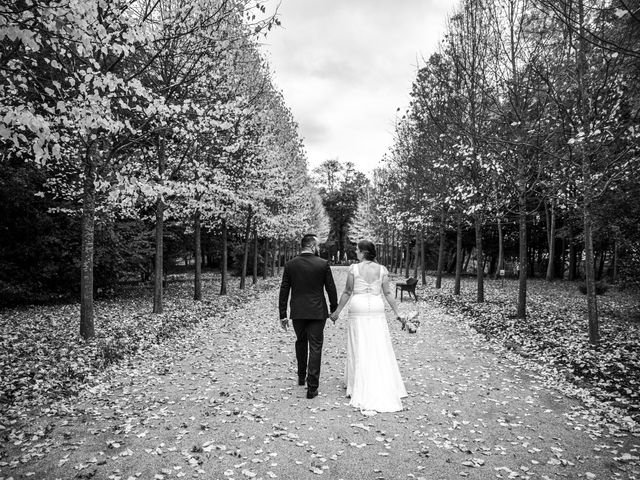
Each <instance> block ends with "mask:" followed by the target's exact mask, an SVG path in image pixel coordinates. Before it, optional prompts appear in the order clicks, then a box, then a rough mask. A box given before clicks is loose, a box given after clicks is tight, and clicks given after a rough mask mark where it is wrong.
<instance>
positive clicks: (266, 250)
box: [262, 237, 269, 280]
mask: <svg viewBox="0 0 640 480" xmlns="http://www.w3.org/2000/svg"><path fill="white" fill-rule="evenodd" d="M263 263H264V269H263V270H262V279H263V280H266V279H267V276H268V275H269V273H268V271H269V237H266V238H265V239H264V262H263Z"/></svg>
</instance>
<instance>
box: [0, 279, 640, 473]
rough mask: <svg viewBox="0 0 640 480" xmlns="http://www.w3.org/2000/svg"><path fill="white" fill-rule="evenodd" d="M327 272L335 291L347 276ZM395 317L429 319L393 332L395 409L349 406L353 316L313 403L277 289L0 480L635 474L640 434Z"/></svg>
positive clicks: (22, 458)
mask: <svg viewBox="0 0 640 480" xmlns="http://www.w3.org/2000/svg"><path fill="white" fill-rule="evenodd" d="M334 274H335V278H336V284H337V285H338V290H339V293H340V291H341V290H342V288H343V286H344V283H345V279H346V267H335V268H334ZM401 308H402V309H403V311H407V312H408V311H409V310H410V309H412V308H419V309H420V312H421V319H422V326H421V327H420V330H419V332H418V333H417V334H415V335H409V334H407V333H406V332H402V331H400V330H399V328H398V325H397V324H393V323H391V324H390V328H391V332H392V339H393V342H394V347H395V349H396V354H397V357H398V361H399V363H400V370H401V373H402V375H403V378H404V381H405V384H406V387H407V390H408V391H409V397H408V398H407V399H405V400H404V405H405V410H404V411H402V412H398V413H395V414H388V413H387V414H378V415H375V416H365V415H363V414H362V413H360V412H359V411H357V410H355V409H353V408H351V407H349V405H348V400H347V399H346V398H345V396H344V392H345V390H344V385H343V381H342V375H343V369H344V361H345V360H344V359H345V344H346V329H345V324H344V321H345V319H344V318H342V319H341V320H340V321H339V323H338V324H337V325H336V326H332V325H331V324H330V322H329V324H328V325H327V328H326V331H325V349H324V355H323V366H322V373H321V379H320V383H321V384H320V395H319V396H318V397H316V398H315V399H313V400H307V399H306V398H305V388H304V387H298V386H297V385H296V370H295V354H294V348H293V342H294V333H293V331H292V329H290V330H289V331H288V332H286V333H283V332H282V331H281V330H280V329H279V326H278V323H279V322H278V321H277V282H273V289H271V290H270V291H269V292H267V293H262V294H257V295H256V298H255V300H253V301H251V302H249V303H247V304H244V305H242V306H240V307H239V308H238V310H237V311H236V312H235V314H234V315H233V318H220V317H217V316H216V314H215V312H211V317H210V318H207V319H204V320H203V321H202V322H201V324H200V325H199V326H198V327H197V328H196V329H194V330H193V331H190V332H188V333H186V334H185V335H184V337H183V338H180V339H176V340H174V341H172V342H171V343H170V344H166V345H162V346H158V347H157V348H155V349H154V350H151V351H148V352H146V353H145V354H143V355H141V356H139V357H136V358H134V359H132V360H131V362H129V364H127V365H120V366H118V367H117V368H113V369H111V370H109V371H108V372H105V375H104V378H103V379H102V381H101V382H100V384H99V386H97V387H94V388H93V389H91V390H90V391H87V392H86V393H85V394H83V396H82V397H81V398H78V399H75V400H74V401H72V402H67V403H66V405H60V406H58V408H57V410H56V413H55V414H52V415H51V416H47V415H42V416H40V417H38V418H36V419H34V420H33V431H34V432H37V435H36V437H34V438H24V439H23V440H22V442H21V443H19V444H17V445H13V446H12V447H11V449H10V454H11V456H10V457H9V458H6V457H5V458H2V459H0V460H2V461H0V480H2V479H8V478H14V479H18V478H37V479H40V478H42V479H45V478H46V479H55V478H60V479H68V478H96V479H113V480H118V479H136V478H140V479H154V480H155V479H158V480H162V479H173V478H205V479H247V478H255V479H260V478H261V479H268V478H280V479H306V478H317V477H320V478H331V479H345V480H352V479H407V478H409V479H421V478H422V479H429V480H432V479H450V478H460V477H467V478H473V479H485V478H487V479H488V478H522V479H527V478H531V479H556V478H569V479H574V478H588V479H610V478H623V479H634V478H640V467H638V465H637V457H638V456H639V455H640V454H639V450H640V438H638V437H634V436H632V435H630V434H628V433H627V432H624V431H621V430H619V429H616V427H615V425H609V427H607V426H606V425H605V424H604V423H603V421H602V418H601V417H600V416H599V415H598V413H599V412H598V409H597V405H589V406H588V407H587V406H585V403H584V402H579V401H577V400H575V399H571V398H568V397H567V396H565V395H564V393H563V391H564V389H565V388H567V389H568V388H569V387H568V386H565V385H563V383H562V381H561V380H558V379H556V378H554V377H553V372H545V371H543V370H542V369H541V368H538V367H537V366H536V365H535V363H533V362H531V360H525V359H521V358H520V357H517V356H516V355H514V354H511V353H509V352H507V351H505V350H504V349H502V348H501V347H500V346H499V345H497V344H491V343H488V342H487V341H486V340H485V339H484V338H482V337H480V336H479V335H477V334H476V333H475V332H474V331H472V330H471V329H470V328H469V327H467V325H466V324H465V323H464V321H463V320H461V319H458V318H454V317H452V316H450V315H448V314H447V313H445V312H444V311H442V310H441V309H440V308H439V307H436V306H434V305H431V304H426V303H425V302H418V303H417V304H415V303H412V302H408V301H406V300H405V302H404V303H403V304H402V305H401ZM587 400H588V399H587ZM65 409H66V413H64V411H63V410H65Z"/></svg>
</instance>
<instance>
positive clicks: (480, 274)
mask: <svg viewBox="0 0 640 480" xmlns="http://www.w3.org/2000/svg"><path fill="white" fill-rule="evenodd" d="M475 217H476V218H475V221H476V222H475V223H476V279H477V283H478V292H477V296H476V300H477V302H478V303H482V302H484V255H483V251H482V214H481V213H476V215H475Z"/></svg>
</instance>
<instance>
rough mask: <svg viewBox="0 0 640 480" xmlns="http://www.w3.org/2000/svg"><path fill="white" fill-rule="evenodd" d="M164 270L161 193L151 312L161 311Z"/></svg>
mask: <svg viewBox="0 0 640 480" xmlns="http://www.w3.org/2000/svg"><path fill="white" fill-rule="evenodd" d="M164 154H165V152H164V137H163V136H162V135H160V136H159V137H158V177H159V178H160V183H161V184H162V183H163V181H162V178H163V176H164V170H165V158H164ZM163 270H164V201H163V200H162V194H158V199H157V200H156V264H155V275H154V284H153V313H162V280H163V273H164V272H163Z"/></svg>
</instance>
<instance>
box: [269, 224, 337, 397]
mask: <svg viewBox="0 0 640 480" xmlns="http://www.w3.org/2000/svg"><path fill="white" fill-rule="evenodd" d="M300 247H301V252H300V255H298V256H297V257H295V258H293V259H291V260H289V261H288V262H287V264H286V265H285V266H284V273H283V275H282V283H281V284H280V299H279V300H280V301H279V308H280V324H281V327H282V329H283V330H286V329H287V327H288V325H289V318H288V317H287V300H289V292H291V304H290V307H291V314H290V316H289V317H290V318H291V321H292V323H293V329H294V330H295V332H296V359H297V361H298V385H304V384H305V380H306V383H307V398H314V397H315V396H317V395H318V384H319V380H320V362H321V360H322V342H323V340H324V325H325V322H326V321H327V317H328V316H329V310H327V302H326V300H325V298H324V290H326V291H327V295H329V304H330V306H331V311H332V312H333V311H334V310H335V309H336V308H337V307H338V294H337V293H336V285H335V283H334V282H333V275H332V274H331V267H329V262H327V261H326V260H323V259H322V258H320V257H319V256H318V239H317V237H316V236H315V235H313V234H307V235H305V236H304V237H302V241H301V242H300Z"/></svg>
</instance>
